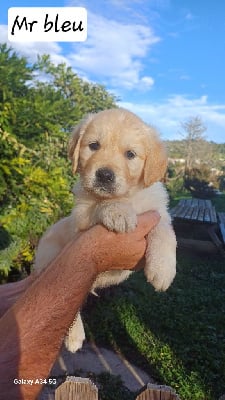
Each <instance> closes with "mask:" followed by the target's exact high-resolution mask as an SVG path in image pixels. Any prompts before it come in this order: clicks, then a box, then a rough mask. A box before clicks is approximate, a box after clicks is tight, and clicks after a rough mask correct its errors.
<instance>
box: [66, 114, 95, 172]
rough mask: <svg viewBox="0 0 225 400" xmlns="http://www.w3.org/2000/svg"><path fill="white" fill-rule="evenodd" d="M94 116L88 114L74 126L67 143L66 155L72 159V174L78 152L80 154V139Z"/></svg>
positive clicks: (75, 167) (75, 169) (77, 158)
mask: <svg viewBox="0 0 225 400" xmlns="http://www.w3.org/2000/svg"><path fill="white" fill-rule="evenodd" d="M93 118H94V114H88V115H87V116H86V117H85V118H84V119H83V120H82V121H81V122H80V123H79V124H78V125H77V126H75V128H74V130H73V132H72V135H71V138H70V140H69V145H68V156H69V159H70V160H71V161H72V172H73V174H75V173H76V171H77V166H78V161H79V154H80V142H81V139H82V137H83V135H84V133H85V131H86V129H87V127H88V125H89V123H90V122H91V120H92V119H93Z"/></svg>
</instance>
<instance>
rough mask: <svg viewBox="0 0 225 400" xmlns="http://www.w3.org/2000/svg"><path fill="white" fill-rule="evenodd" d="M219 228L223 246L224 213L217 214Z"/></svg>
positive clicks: (224, 240)
mask: <svg viewBox="0 0 225 400" xmlns="http://www.w3.org/2000/svg"><path fill="white" fill-rule="evenodd" d="M217 215H218V220H219V228H220V233H221V236H222V240H223V244H225V213H223V212H218V213H217Z"/></svg>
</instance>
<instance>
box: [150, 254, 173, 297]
mask: <svg viewBox="0 0 225 400" xmlns="http://www.w3.org/2000/svg"><path fill="white" fill-rule="evenodd" d="M156 257H157V262H156ZM144 272H145V276H146V278H147V281H148V282H150V283H151V284H152V285H153V286H154V288H155V289H156V290H158V291H165V290H167V289H168V288H169V286H170V285H171V283H172V282H173V280H174V278H175V275H176V256H175V255H171V256H170V257H168V258H167V259H166V260H162V258H161V257H159V255H156V256H154V257H153V258H152V257H151V258H150V259H149V258H147V260H146V265H145V269H144Z"/></svg>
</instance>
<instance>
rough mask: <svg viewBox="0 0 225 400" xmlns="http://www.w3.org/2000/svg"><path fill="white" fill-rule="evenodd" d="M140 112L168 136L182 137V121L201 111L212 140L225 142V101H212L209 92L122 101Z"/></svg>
mask: <svg viewBox="0 0 225 400" xmlns="http://www.w3.org/2000/svg"><path fill="white" fill-rule="evenodd" d="M119 105H120V106H121V107H125V108H127V109H129V110H130V111H133V112H134V113H136V114H137V115H139V116H140V117H141V118H142V119H143V120H144V121H145V122H146V123H149V124H152V125H154V126H156V127H157V128H158V129H159V130H160V132H161V133H162V136H163V138H165V139H180V136H179V129H180V122H182V121H184V120H186V119H187V118H189V117H192V116H196V115H199V116H200V117H201V118H202V120H203V123H204V124H205V125H206V127H207V132H206V136H207V139H208V140H212V141H216V142H223V143H224V142H225V104H224V105H221V104H220V105H217V104H213V105H212V104H209V102H208V98H207V96H206V95H205V96H201V97H199V98H196V99H189V98H187V97H185V96H181V95H173V96H171V97H169V98H168V99H166V100H165V101H162V102H160V103H153V104H134V103H129V102H126V103H125V102H121V103H119Z"/></svg>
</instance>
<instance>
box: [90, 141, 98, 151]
mask: <svg viewBox="0 0 225 400" xmlns="http://www.w3.org/2000/svg"><path fill="white" fill-rule="evenodd" d="M88 146H89V149H90V150H92V151H95V150H98V149H100V143H99V142H97V141H96V142H91V143H89V145H88Z"/></svg>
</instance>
